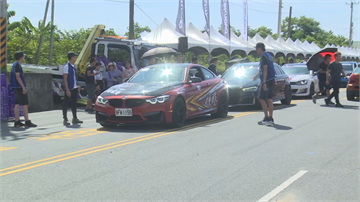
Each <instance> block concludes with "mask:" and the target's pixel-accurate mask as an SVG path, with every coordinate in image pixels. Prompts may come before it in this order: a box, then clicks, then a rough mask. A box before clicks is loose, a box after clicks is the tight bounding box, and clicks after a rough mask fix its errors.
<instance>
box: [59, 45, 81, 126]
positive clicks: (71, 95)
mask: <svg viewBox="0 0 360 202" xmlns="http://www.w3.org/2000/svg"><path fill="white" fill-rule="evenodd" d="M77 56H78V54H76V53H74V52H72V51H70V52H69V53H68V55H67V57H68V59H69V61H68V62H67V63H66V65H65V66H64V72H63V77H64V85H65V97H64V103H63V118H64V122H63V124H64V125H65V126H68V125H70V123H69V121H68V118H67V110H68V105H69V101H70V102H71V110H72V114H73V120H72V123H73V124H78V123H83V122H82V121H80V120H79V119H78V118H77V115H76V110H77V109H76V108H77V96H78V93H79V89H80V86H78V85H77V70H76V66H75V62H76V58H77Z"/></svg>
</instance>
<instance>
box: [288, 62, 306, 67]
mask: <svg viewBox="0 0 360 202" xmlns="http://www.w3.org/2000/svg"><path fill="white" fill-rule="evenodd" d="M284 65H304V66H306V63H302V62H299V63H287V64H284Z"/></svg>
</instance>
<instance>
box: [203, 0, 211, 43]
mask: <svg viewBox="0 0 360 202" xmlns="http://www.w3.org/2000/svg"><path fill="white" fill-rule="evenodd" d="M202 2H203V10H204V15H205V20H206V24H205V28H204V29H205V31H206V33H207V34H208V35H209V36H210V10H209V0H203V1H202Z"/></svg>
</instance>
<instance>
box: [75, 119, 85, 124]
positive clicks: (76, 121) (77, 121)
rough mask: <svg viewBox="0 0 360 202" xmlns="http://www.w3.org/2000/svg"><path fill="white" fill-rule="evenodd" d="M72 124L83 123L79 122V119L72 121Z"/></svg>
mask: <svg viewBox="0 0 360 202" xmlns="http://www.w3.org/2000/svg"><path fill="white" fill-rule="evenodd" d="M72 123H84V122H83V121H80V120H79V119H73V120H72Z"/></svg>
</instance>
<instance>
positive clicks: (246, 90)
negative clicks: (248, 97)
mask: <svg viewBox="0 0 360 202" xmlns="http://www.w3.org/2000/svg"><path fill="white" fill-rule="evenodd" d="M243 91H245V92H255V91H257V87H256V86H252V87H249V88H243Z"/></svg>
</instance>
